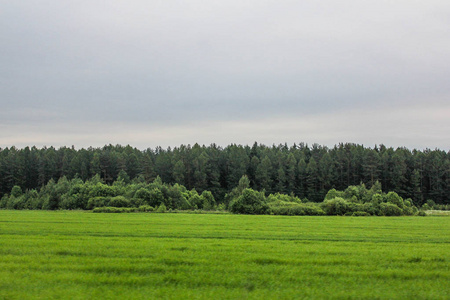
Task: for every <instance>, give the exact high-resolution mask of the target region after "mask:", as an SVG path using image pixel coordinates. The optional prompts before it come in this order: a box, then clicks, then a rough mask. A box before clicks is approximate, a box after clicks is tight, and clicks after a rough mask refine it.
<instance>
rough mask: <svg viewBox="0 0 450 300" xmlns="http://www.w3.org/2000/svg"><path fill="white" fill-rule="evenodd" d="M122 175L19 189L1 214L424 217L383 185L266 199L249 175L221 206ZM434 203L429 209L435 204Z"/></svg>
mask: <svg viewBox="0 0 450 300" xmlns="http://www.w3.org/2000/svg"><path fill="white" fill-rule="evenodd" d="M123 175H125V173H122V174H120V175H119V177H118V179H117V180H116V181H114V182H113V183H112V184H111V185H108V184H105V183H104V182H103V180H102V179H101V178H100V176H99V175H98V174H97V175H95V176H94V177H92V178H90V179H88V180H86V181H85V182H83V180H81V179H80V178H74V179H71V180H68V179H67V178H66V177H65V176H63V177H61V178H60V179H59V180H58V182H55V181H54V180H53V179H50V181H49V182H48V183H47V184H46V185H45V186H43V187H42V188H41V189H40V190H39V191H38V190H35V189H31V190H26V191H23V190H22V188H21V187H20V186H17V185H16V186H13V188H12V189H11V192H10V193H9V194H5V195H4V196H3V197H2V198H0V209H5V208H6V209H17V210H20V209H31V210H40V209H44V210H57V209H65V210H74V209H81V210H92V211H93V212H97V213H98V212H106V213H122V212H152V211H156V212H160V213H162V212H166V211H167V210H169V211H172V212H173V211H183V212H186V211H199V210H200V211H202V212H205V211H214V212H215V213H217V212H219V211H222V212H225V211H229V212H231V213H237V214H271V215H297V216H298V215H313V216H317V215H319V216H320V215H348V216H402V215H425V213H424V212H423V211H419V210H418V208H417V207H416V206H414V204H413V203H412V200H411V199H405V200H404V199H403V198H402V197H400V196H399V195H398V194H397V193H395V192H389V193H384V192H383V191H382V190H381V184H380V183H379V182H378V181H376V182H375V183H374V184H373V185H372V187H371V188H370V189H367V188H366V186H365V185H364V184H360V185H358V186H349V187H348V188H346V189H345V190H344V191H337V190H336V189H331V190H329V191H328V192H327V194H326V196H325V199H324V200H323V201H322V202H310V201H308V199H306V198H305V199H300V198H299V197H297V196H295V195H294V194H290V195H287V194H282V193H275V194H269V195H268V196H266V192H265V191H264V190H263V191H257V190H254V189H252V188H250V180H249V178H248V177H247V176H246V175H244V176H242V177H241V179H240V180H239V183H238V185H237V186H236V187H235V188H233V189H232V190H231V191H230V193H227V194H226V195H225V197H224V199H223V200H222V201H219V202H216V200H215V198H214V195H213V194H212V193H211V192H210V191H207V190H205V191H203V192H202V193H201V194H200V193H198V192H197V191H196V190H195V189H192V190H188V189H187V188H186V187H185V186H183V185H179V184H178V183H175V184H167V183H163V182H162V180H161V178H160V177H159V176H158V177H156V179H155V180H154V181H153V182H151V183H146V182H145V181H143V180H142V177H136V178H135V179H133V180H132V181H131V183H126V177H123ZM430 201H431V200H429V203H428V204H430V205H433V206H434V205H436V204H434V203H431V202H430ZM425 205H427V204H425ZM425 205H424V206H425ZM422 208H423V207H422ZM447 208H448V207H445V209H447Z"/></svg>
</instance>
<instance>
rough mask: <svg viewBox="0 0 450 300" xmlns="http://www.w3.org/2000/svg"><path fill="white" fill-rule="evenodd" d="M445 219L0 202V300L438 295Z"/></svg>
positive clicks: (448, 226)
mask: <svg viewBox="0 0 450 300" xmlns="http://www.w3.org/2000/svg"><path fill="white" fill-rule="evenodd" d="M449 233H450V218H448V217H432V216H428V217H395V218H394V217H283V216H244V215H225V214H224V215H212V214H148V213H133V214H93V213H90V212H69V211H57V212H46V211H0V299H33V298H35V299H37V298H39V299H52V298H53V299H61V298H62V299H99V298H101V299H105V298H106V299H107V298H117V299H136V298H146V299H149V298H158V299H159V298H163V299H173V298H182V299H197V298H202V299H242V298H252V299H267V298H272V299H292V298H314V299H317V298H338V299H361V298H369V299H393V298H400V299H410V298H413V299H449V295H450V288H449V286H450V285H449V284H448V283H449V282H450V280H449V279H450V269H449V266H450V257H449V255H448V254H449V250H450V247H449V246H450V234H449Z"/></svg>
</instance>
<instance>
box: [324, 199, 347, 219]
mask: <svg viewBox="0 0 450 300" xmlns="http://www.w3.org/2000/svg"><path fill="white" fill-rule="evenodd" d="M321 206H322V209H323V210H324V211H325V213H326V214H327V215H329V216H336V215H337V216H343V215H345V213H347V212H352V210H351V207H350V205H349V203H348V202H347V201H345V200H344V199H342V198H339V197H338V198H334V199H331V200H325V201H324V202H323V203H322V205H321Z"/></svg>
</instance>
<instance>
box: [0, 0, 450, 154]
mask: <svg viewBox="0 0 450 300" xmlns="http://www.w3.org/2000/svg"><path fill="white" fill-rule="evenodd" d="M255 141H257V142H258V143H262V144H266V145H272V144H279V143H288V144H293V143H299V142H305V143H309V144H312V143H318V144H321V145H325V146H329V147H332V146H334V145H335V144H338V143H341V142H343V143H346V142H350V143H358V144H363V145H365V146H367V147H373V146H374V145H379V144H384V145H386V146H391V147H408V148H410V149H413V148H416V149H425V148H430V149H435V148H439V149H443V150H449V149H450V1H448V0H428V1H414V0H407V1H406V0H397V1H386V0H367V1H361V0H355V1H348V0H342V1H331V0H322V1H309V0H305V1H293V0H292V1H289V0H273V1H264V0H258V1H256V0H246V1H242V0H239V1H237V0H227V1H215V0H209V1H200V0H190V1H176V0H154V1H147V0H127V1H118V0H111V1H98V0H65V1H49V0H42V1H36V0H20V1H8V0H0V147H10V146H13V145H14V146H16V147H25V146H33V145H35V146H37V147H43V146H55V147H60V146H72V145H74V146H75V147H76V148H82V147H89V146H93V147H101V146H103V145H105V144H121V145H127V144H130V145H132V146H134V147H137V148H141V149H146V148H148V147H151V148H154V147H156V146H162V147H168V146H171V147H175V146H179V145H181V144H191V145H192V144H195V143H199V144H205V145H209V144H211V143H216V144H218V145H222V146H226V145H229V144H231V143H236V144H243V145H246V144H249V145H251V144H253V142H255Z"/></svg>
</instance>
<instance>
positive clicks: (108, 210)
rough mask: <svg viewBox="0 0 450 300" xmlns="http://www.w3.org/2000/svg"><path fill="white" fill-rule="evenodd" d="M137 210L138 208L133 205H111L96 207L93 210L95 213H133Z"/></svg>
mask: <svg viewBox="0 0 450 300" xmlns="http://www.w3.org/2000/svg"><path fill="white" fill-rule="evenodd" d="M135 211H136V209H135V208H131V207H111V206H105V207H96V208H94V209H93V210H92V212H94V213H131V212H135Z"/></svg>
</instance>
